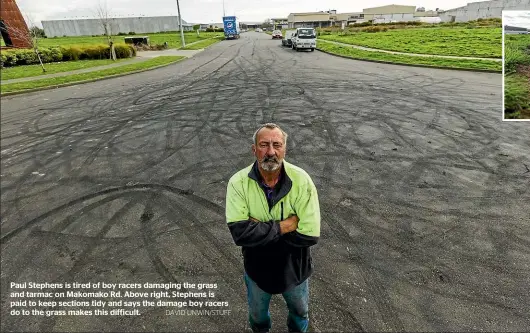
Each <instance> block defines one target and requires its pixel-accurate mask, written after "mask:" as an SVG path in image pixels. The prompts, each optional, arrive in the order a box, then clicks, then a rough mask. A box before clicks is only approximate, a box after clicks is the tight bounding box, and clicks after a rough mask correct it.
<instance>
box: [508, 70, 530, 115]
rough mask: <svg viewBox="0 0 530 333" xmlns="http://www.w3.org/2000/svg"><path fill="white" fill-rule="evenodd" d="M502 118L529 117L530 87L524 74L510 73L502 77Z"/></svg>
mask: <svg viewBox="0 0 530 333" xmlns="http://www.w3.org/2000/svg"><path fill="white" fill-rule="evenodd" d="M504 118H505V119H530V87H529V83H528V78H527V77H526V76H525V75H520V74H511V75H506V77H505V79H504Z"/></svg>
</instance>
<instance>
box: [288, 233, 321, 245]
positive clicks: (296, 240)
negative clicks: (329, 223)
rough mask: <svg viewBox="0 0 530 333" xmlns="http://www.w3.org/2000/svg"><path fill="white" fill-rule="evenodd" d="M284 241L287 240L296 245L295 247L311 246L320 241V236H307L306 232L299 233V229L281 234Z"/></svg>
mask: <svg viewBox="0 0 530 333" xmlns="http://www.w3.org/2000/svg"><path fill="white" fill-rule="evenodd" d="M281 237H282V239H283V241H285V242H286V243H287V244H289V245H291V246H294V247H309V246H313V245H315V244H316V243H318V240H319V238H320V237H315V236H306V235H304V234H301V233H299V232H298V231H296V230H295V231H293V232H289V233H286V234H284V235H282V236H281Z"/></svg>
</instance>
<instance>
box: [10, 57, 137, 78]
mask: <svg viewBox="0 0 530 333" xmlns="http://www.w3.org/2000/svg"><path fill="white" fill-rule="evenodd" d="M124 60H130V58H129V59H118V60H116V61H112V60H109V59H104V60H79V61H64V62H51V63H46V64H44V68H46V72H44V73H43V72H42V67H41V66H40V65H24V66H15V67H5V68H2V80H12V79H21V78H24V77H32V76H40V75H46V74H54V73H62V72H68V71H75V70H78V69H85V68H90V67H96V66H104V65H110V64H115V63H119V62H122V61H124Z"/></svg>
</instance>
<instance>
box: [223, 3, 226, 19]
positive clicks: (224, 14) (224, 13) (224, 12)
mask: <svg viewBox="0 0 530 333" xmlns="http://www.w3.org/2000/svg"><path fill="white" fill-rule="evenodd" d="M224 16H226V11H225V0H223V17H224Z"/></svg>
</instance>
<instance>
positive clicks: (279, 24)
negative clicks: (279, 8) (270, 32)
mask: <svg viewBox="0 0 530 333" xmlns="http://www.w3.org/2000/svg"><path fill="white" fill-rule="evenodd" d="M270 21H271V24H272V26H273V29H279V30H281V29H287V28H289V19H288V18H271V20H270Z"/></svg>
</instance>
